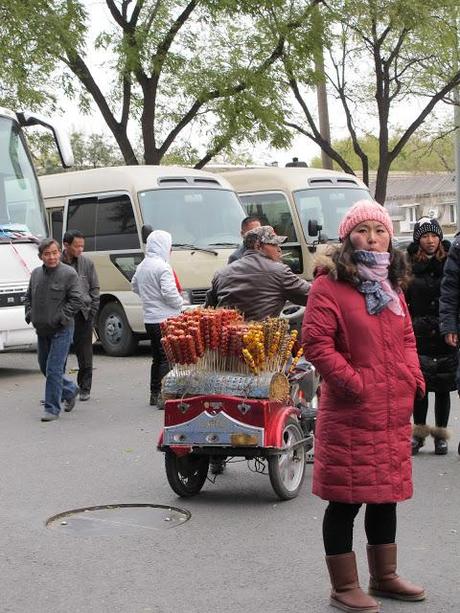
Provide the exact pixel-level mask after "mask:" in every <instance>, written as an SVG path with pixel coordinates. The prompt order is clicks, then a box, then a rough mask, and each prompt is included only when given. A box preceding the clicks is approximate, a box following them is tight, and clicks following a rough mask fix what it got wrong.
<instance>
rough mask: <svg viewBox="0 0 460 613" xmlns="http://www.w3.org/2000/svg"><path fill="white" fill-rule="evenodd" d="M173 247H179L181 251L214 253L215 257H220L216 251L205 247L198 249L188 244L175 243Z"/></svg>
mask: <svg viewBox="0 0 460 613" xmlns="http://www.w3.org/2000/svg"><path fill="white" fill-rule="evenodd" d="M172 246H173V247H179V248H180V249H190V251H205V252H206V253H212V254H213V255H219V254H218V253H217V251H215V250H214V249H205V248H204V247H197V246H196V245H189V244H188V243H173V244H172Z"/></svg>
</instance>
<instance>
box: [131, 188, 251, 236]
mask: <svg viewBox="0 0 460 613" xmlns="http://www.w3.org/2000/svg"><path fill="white" fill-rule="evenodd" d="M139 204H140V207H141V211H142V219H143V223H144V224H149V225H150V226H152V228H153V229H154V230H166V231H167V232H170V234H171V235H172V239H173V246H174V245H176V246H179V245H186V244H189V245H196V246H198V247H199V246H202V247H206V246H211V245H214V246H216V247H217V246H220V245H235V246H236V245H238V244H239V243H240V242H241V236H240V227H241V221H242V219H243V218H244V216H245V215H244V211H243V208H242V206H241V204H240V201H239V200H238V197H237V196H236V194H235V193H234V192H231V191H228V190H224V189H201V188H194V189H186V188H177V189H174V188H171V189H156V190H149V191H143V192H140V193H139Z"/></svg>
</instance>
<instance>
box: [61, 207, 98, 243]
mask: <svg viewBox="0 0 460 613" xmlns="http://www.w3.org/2000/svg"><path fill="white" fill-rule="evenodd" d="M96 207H97V196H90V197H87V198H69V205H68V211H67V230H80V232H81V233H82V234H83V236H84V237H85V249H86V251H95V249H96V237H95V230H96Z"/></svg>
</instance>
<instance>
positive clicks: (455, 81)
mask: <svg viewBox="0 0 460 613" xmlns="http://www.w3.org/2000/svg"><path fill="white" fill-rule="evenodd" d="M459 86H460V71H458V72H457V73H456V74H455V75H454V76H453V77H452V79H450V81H449V82H448V83H446V85H444V87H443V88H442V89H440V90H439V91H438V92H437V93H436V94H435V95H434V96H433V97H432V98H431V100H430V101H429V102H428V103H427V104H426V105H425V107H424V109H423V110H422V111H421V113H420V114H419V115H418V116H417V117H416V119H414V121H413V122H412V123H411V124H410V126H409V127H408V128H407V130H406V131H405V132H404V134H403V135H402V136H401V138H400V139H399V141H398V142H397V143H396V145H395V146H394V147H393V149H392V150H391V151H389V152H388V154H389V157H390V160H391V162H393V160H394V159H395V158H396V157H397V156H398V155H399V154H400V153H401V151H402V149H403V147H404V146H405V145H406V143H407V141H408V140H409V139H410V137H411V136H412V135H413V134H414V132H415V131H416V130H417V129H418V128H419V127H420V126H421V125H422V123H423V122H424V121H425V119H426V118H427V117H428V115H429V114H430V113H431V111H432V110H433V109H434V107H435V106H436V105H437V103H438V102H440V101H441V100H443V99H444V97H445V96H446V95H447V94H448V93H449V92H450V91H452V90H453V89H454V88H455V87H459Z"/></svg>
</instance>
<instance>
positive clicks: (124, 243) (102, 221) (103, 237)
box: [96, 194, 140, 251]
mask: <svg viewBox="0 0 460 613" xmlns="http://www.w3.org/2000/svg"><path fill="white" fill-rule="evenodd" d="M125 249H140V244H139V236H138V234H137V227H136V220H135V218H134V211H133V206H132V204H131V200H130V198H129V196H128V195H127V194H107V195H104V196H99V199H98V205H97V214H96V251H120V250H125Z"/></svg>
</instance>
